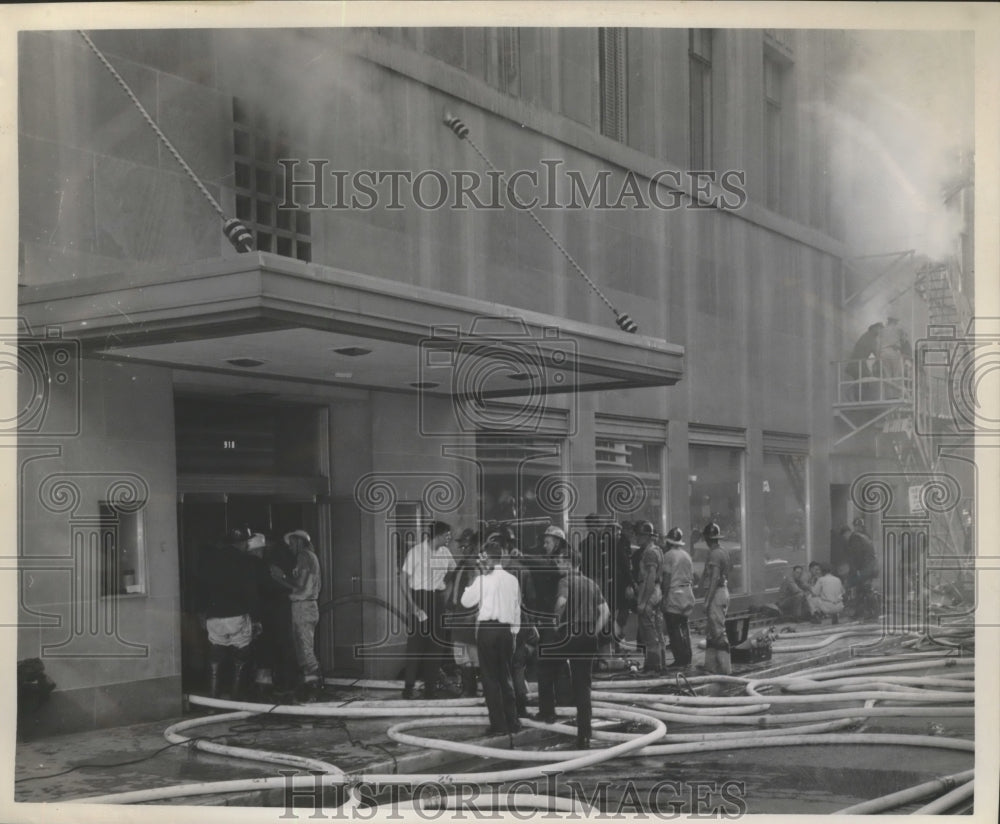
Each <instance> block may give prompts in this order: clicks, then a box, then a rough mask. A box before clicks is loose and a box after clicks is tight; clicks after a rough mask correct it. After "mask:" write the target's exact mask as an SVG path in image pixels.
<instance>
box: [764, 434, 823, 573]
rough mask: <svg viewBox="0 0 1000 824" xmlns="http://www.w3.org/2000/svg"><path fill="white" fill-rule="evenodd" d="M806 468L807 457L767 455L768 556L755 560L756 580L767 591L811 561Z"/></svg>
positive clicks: (765, 476)
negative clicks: (795, 568)
mask: <svg viewBox="0 0 1000 824" xmlns="http://www.w3.org/2000/svg"><path fill="white" fill-rule="evenodd" d="M806 467H807V456H806V455H795V454H787V453H781V452H769V451H767V450H765V452H764V489H763V500H764V552H763V555H762V556H760V557H755V558H754V563H753V566H754V570H753V577H754V581H761V582H762V586H763V587H765V588H769V589H773V588H775V587H779V586H781V579H782V576H783V575H784V574H785V573H786V572H787V571H788V570H790V569H791V567H793V566H795V565H796V564H801V565H803V566H804V565H805V564H806V563H807V559H808V558H809V551H808V536H809V524H808V514H807V508H806V502H807V500H808V496H807V489H806ZM759 576H760V577H759ZM755 588H760V587H757V586H756V584H755Z"/></svg>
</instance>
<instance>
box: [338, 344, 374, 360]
mask: <svg viewBox="0 0 1000 824" xmlns="http://www.w3.org/2000/svg"><path fill="white" fill-rule="evenodd" d="M333 351H334V352H336V353H337V354H338V355H347V357H349V358H358V357H360V356H361V355H370V354H371V351H372V350H371V349H365V348H364V347H363V346H344V347H342V348H340V349H334V350H333Z"/></svg>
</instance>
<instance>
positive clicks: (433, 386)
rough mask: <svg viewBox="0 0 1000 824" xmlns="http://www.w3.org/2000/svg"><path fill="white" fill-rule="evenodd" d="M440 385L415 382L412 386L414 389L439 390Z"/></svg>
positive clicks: (430, 382)
mask: <svg viewBox="0 0 1000 824" xmlns="http://www.w3.org/2000/svg"><path fill="white" fill-rule="evenodd" d="M440 385H441V384H439V383H434V381H415V382H414V383H411V384H410V386H412V387H413V388H414V389H437V387H439V386H440Z"/></svg>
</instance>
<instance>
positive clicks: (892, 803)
mask: <svg viewBox="0 0 1000 824" xmlns="http://www.w3.org/2000/svg"><path fill="white" fill-rule="evenodd" d="M975 772H976V771H975V770H965V771H964V772H960V773H955V774H954V775H945V776H942V777H941V778H935V779H934V780H933V781H925V782H924V783H923V784H917V785H916V786H913V787H908V788H907V789H905V790H899V791H898V792H894V793H889V794H888V795H883V796H880V797H878V798H873V799H871V801H862V802H861V803H860V804H852V805H851V806H850V807H844V809H842V810H837V812H836V813H835V815H863V814H870V813H881V812H885V811H886V810H892V809H895V808H896V807H902V806H903V805H904V804H910V803H912V802H914V801H919V800H920V799H922V798H926V797H927V796H929V795H934V794H935V793H940V792H942V791H943V790H950V789H951V788H953V787H955V785H956V784H963V785H964V784H966V783H967V782H970V781H971V780H972V776H973V775H974V774H975Z"/></svg>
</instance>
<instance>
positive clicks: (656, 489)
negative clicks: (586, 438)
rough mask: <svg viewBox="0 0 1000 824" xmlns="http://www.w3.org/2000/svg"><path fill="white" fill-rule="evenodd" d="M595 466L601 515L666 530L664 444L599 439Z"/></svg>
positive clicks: (598, 506) (598, 505) (598, 504)
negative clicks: (650, 522)
mask: <svg viewBox="0 0 1000 824" xmlns="http://www.w3.org/2000/svg"><path fill="white" fill-rule="evenodd" d="M595 466H596V469H597V508H598V511H599V514H601V515H608V516H610V517H611V518H612V519H613V520H615V521H622V520H626V521H652V522H653V524H654V525H655V526H656V528H657V529H658V530H659V529H662V528H663V525H662V524H663V446H662V445H661V444H649V443H637V442H635V441H625V440H617V439H610V438H598V439H597V445H596V454H595Z"/></svg>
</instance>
